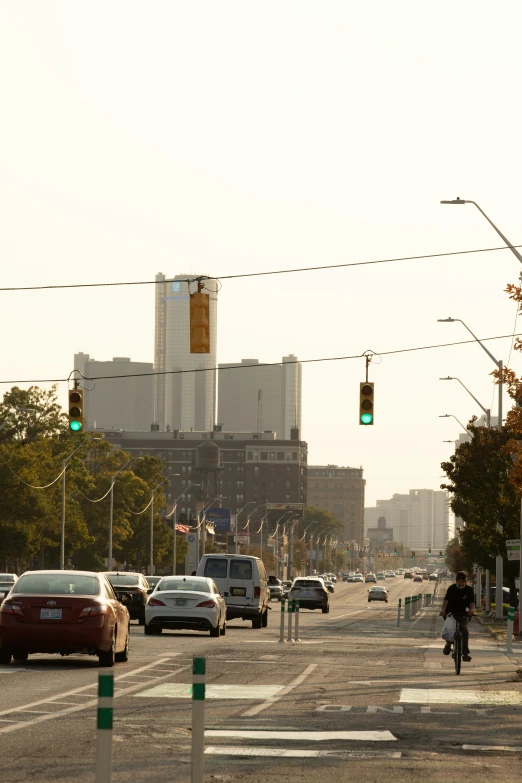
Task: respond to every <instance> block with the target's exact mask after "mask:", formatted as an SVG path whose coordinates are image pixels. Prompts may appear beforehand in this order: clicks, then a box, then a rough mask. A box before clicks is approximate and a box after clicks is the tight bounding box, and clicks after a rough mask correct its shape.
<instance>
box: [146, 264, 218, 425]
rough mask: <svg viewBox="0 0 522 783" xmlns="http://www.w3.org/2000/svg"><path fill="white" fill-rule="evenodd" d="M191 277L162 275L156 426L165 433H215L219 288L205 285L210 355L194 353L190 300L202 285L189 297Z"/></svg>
mask: <svg viewBox="0 0 522 783" xmlns="http://www.w3.org/2000/svg"><path fill="white" fill-rule="evenodd" d="M189 277H191V278H197V277H198V275H197V274H191V275H189ZM186 278H187V275H176V276H175V277H174V278H171V279H169V280H166V279H165V275H164V274H162V273H159V274H157V275H156V308H155V341H154V370H155V372H156V373H158V374H157V375H156V376H155V383H154V422H155V423H156V424H158V425H159V428H160V431H165V430H166V429H168V428H170V429H172V430H182V431H190V430H210V429H212V427H213V426H214V423H215V413H216V372H215V370H214V371H213V368H215V367H216V361H217V285H218V284H217V281H216V280H205V291H204V293H209V294H210V353H199V354H196V353H190V301H189V300H190V293H194V292H195V291H196V290H197V285H196V283H193V284H191V287H190V293H189V285H188V283H186V282H185V280H186ZM187 371H188V372H187ZM190 371H192V372H190ZM162 373H165V374H162Z"/></svg>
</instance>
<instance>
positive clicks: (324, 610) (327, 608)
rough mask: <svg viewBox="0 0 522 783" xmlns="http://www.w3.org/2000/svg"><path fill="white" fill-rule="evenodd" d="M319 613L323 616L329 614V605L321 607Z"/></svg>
mask: <svg viewBox="0 0 522 783" xmlns="http://www.w3.org/2000/svg"><path fill="white" fill-rule="evenodd" d="M321 611H322V613H323V614H330V604H327V606H323V607H322V609H321Z"/></svg>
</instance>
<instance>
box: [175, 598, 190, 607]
mask: <svg viewBox="0 0 522 783" xmlns="http://www.w3.org/2000/svg"><path fill="white" fill-rule="evenodd" d="M174 604H175V605H176V606H186V605H187V600H186V599H185V598H176V600H175V601H174Z"/></svg>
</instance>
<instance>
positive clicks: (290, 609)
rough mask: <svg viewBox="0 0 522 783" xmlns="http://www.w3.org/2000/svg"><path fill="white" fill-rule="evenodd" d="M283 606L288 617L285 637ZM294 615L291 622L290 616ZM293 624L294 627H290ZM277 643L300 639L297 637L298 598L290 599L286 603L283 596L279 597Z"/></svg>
mask: <svg viewBox="0 0 522 783" xmlns="http://www.w3.org/2000/svg"><path fill="white" fill-rule="evenodd" d="M285 608H286V615H287V617H288V626H287V638H286V639H285ZM294 615H295V621H294V623H292V618H293V617H294ZM292 626H294V629H293V628H292ZM278 641H279V643H280V644H284V643H286V642H288V643H293V642H300V641H301V639H300V638H299V601H298V600H292V601H290V600H289V601H288V603H287V602H286V601H285V599H284V598H282V599H281V620H280V623H279V640H278Z"/></svg>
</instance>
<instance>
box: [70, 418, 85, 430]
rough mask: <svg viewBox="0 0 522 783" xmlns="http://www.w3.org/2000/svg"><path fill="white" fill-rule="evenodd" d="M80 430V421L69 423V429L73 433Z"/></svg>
mask: <svg viewBox="0 0 522 783" xmlns="http://www.w3.org/2000/svg"><path fill="white" fill-rule="evenodd" d="M81 428H82V423H81V421H70V422H69V429H71V430H72V431H73V432H79V431H80V430H81Z"/></svg>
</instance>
